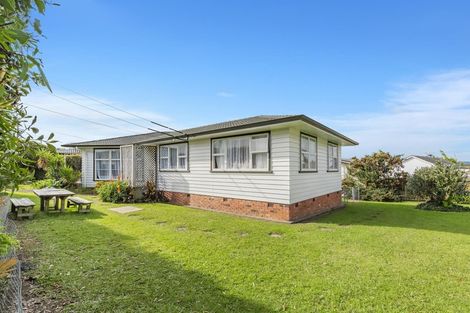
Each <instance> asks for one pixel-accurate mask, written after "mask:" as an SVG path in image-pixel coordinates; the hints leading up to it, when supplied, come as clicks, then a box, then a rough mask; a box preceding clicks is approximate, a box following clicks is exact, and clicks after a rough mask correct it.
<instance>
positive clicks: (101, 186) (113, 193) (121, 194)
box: [96, 180, 134, 203]
mask: <svg viewBox="0 0 470 313" xmlns="http://www.w3.org/2000/svg"><path fill="white" fill-rule="evenodd" d="M96 192H97V193H98V196H99V197H100V199H101V200H102V201H104V202H113V203H123V202H132V201H133V199H134V196H133V189H132V187H130V186H129V184H128V183H127V182H126V181H122V180H116V181H107V182H99V183H97V185H96Z"/></svg>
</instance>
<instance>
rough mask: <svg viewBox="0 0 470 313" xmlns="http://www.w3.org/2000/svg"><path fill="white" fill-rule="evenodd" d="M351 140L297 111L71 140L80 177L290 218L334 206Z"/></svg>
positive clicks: (175, 199) (206, 205)
mask: <svg viewBox="0 0 470 313" xmlns="http://www.w3.org/2000/svg"><path fill="white" fill-rule="evenodd" d="M352 145H357V142H355V141H354V140H352V139H349V138H348V137H346V136H344V135H342V134H340V133H338V132H336V131H334V130H333V129H331V128H328V127H326V126H325V125H323V124H320V123H319V122H317V121H315V120H313V119H311V118H309V117H307V116H305V115H281V116H279V115H276V116H267V115H263V116H255V117H250V118H245V119H239V120H234V121H228V122H223V123H218V124H212V125H207V126H201V127H196V128H191V129H186V130H182V131H181V132H172V133H165V134H163V133H157V132H154V133H147V134H142V135H134V136H126V137H117V138H109V139H102V140H94V141H87V142H78V143H71V144H67V145H65V146H67V147H76V148H78V149H80V151H81V155H82V184H83V186H84V187H94V186H95V183H96V182H97V181H106V180H113V179H117V178H118V177H121V178H122V179H124V180H127V181H129V182H130V183H131V184H132V185H133V186H134V187H142V186H144V185H145V183H146V181H154V182H155V183H156V185H157V189H158V190H160V191H162V192H163V194H164V195H165V197H166V198H167V199H168V201H169V202H171V203H175V204H180V205H188V206H191V207H197V208H203V209H211V210H217V211H223V212H229V213H234V214H239V215H247V216H253V217H258V218H265V219H272V220H280V221H288V222H294V221H299V220H303V219H306V218H309V217H312V216H314V215H317V214H321V213H324V212H327V211H329V210H332V209H335V208H338V207H341V206H342V202H341V172H340V160H341V148H342V147H344V146H352Z"/></svg>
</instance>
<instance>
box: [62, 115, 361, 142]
mask: <svg viewBox="0 0 470 313" xmlns="http://www.w3.org/2000/svg"><path fill="white" fill-rule="evenodd" d="M292 121H303V122H306V123H307V124H310V125H312V126H314V127H317V128H319V129H321V130H323V131H326V132H328V133H330V134H333V135H335V136H337V137H339V138H341V139H343V140H345V141H347V142H349V143H351V144H353V145H357V144H358V143H357V142H356V141H354V140H352V139H350V138H348V137H346V136H344V135H342V134H340V133H338V132H337V131H335V130H333V129H331V128H329V127H327V126H325V125H323V124H321V123H319V122H317V121H315V120H313V119H311V118H309V117H308V116H306V115H258V116H253V117H248V118H243V119H238V120H231V121H226V122H222V123H216V124H210V125H204V126H199V127H194V128H188V129H183V130H181V133H184V134H186V135H187V136H188V137H194V136H201V135H206V134H211V133H218V132H223V131H229V130H237V129H244V128H251V127H257V126H265V125H273V124H279V123H285V122H292ZM181 133H178V132H167V133H165V134H163V133H159V132H151V133H145V134H139V135H131V136H123V137H114V138H106V139H99V140H90V141H82V142H75V143H68V144H65V145H63V146H64V147H87V146H121V145H129V144H138V143H149V142H153V141H163V140H167V139H169V138H171V136H175V137H178V138H183V137H184V136H182V135H181ZM167 134H170V135H171V136H168V135H167Z"/></svg>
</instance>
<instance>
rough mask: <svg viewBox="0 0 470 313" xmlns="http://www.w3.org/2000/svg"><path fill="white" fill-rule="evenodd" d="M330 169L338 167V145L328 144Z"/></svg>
mask: <svg viewBox="0 0 470 313" xmlns="http://www.w3.org/2000/svg"><path fill="white" fill-rule="evenodd" d="M328 169H331V170H337V169H338V146H336V145H332V144H329V145H328Z"/></svg>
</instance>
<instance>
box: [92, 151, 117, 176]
mask: <svg viewBox="0 0 470 313" xmlns="http://www.w3.org/2000/svg"><path fill="white" fill-rule="evenodd" d="M112 150H117V151H119V159H113V158H112V157H111V156H112V153H111V151H112ZM99 151H108V152H109V158H108V159H97V158H96V153H97V152H99ZM99 160H100V161H102V160H104V161H106V160H108V161H109V175H110V176H111V175H112V161H119V175H118V176H117V177H116V178H111V177H110V178H98V175H97V173H98V172H97V170H98V168H97V166H96V163H97V161H99ZM121 174H122V160H121V148H120V147H117V148H93V181H114V180H117V179H118V177H120V176H121Z"/></svg>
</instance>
